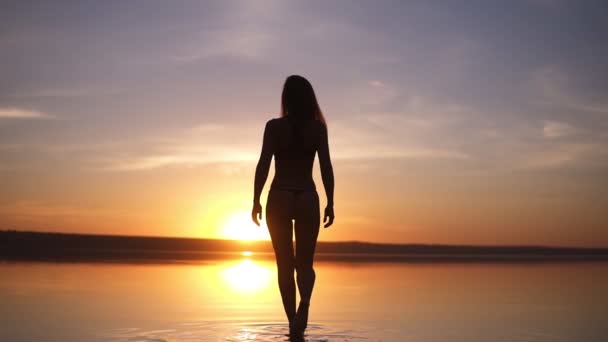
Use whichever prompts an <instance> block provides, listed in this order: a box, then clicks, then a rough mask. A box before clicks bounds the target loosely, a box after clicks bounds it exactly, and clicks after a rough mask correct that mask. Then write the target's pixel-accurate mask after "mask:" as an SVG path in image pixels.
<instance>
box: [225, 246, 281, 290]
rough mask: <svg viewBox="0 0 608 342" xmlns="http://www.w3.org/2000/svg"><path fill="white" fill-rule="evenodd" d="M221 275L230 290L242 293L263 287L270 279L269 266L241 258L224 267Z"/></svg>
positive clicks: (267, 284) (265, 286)
mask: <svg viewBox="0 0 608 342" xmlns="http://www.w3.org/2000/svg"><path fill="white" fill-rule="evenodd" d="M250 253H251V252H250ZM221 275H222V279H223V280H224V281H225V283H226V284H227V285H228V287H229V288H230V289H231V290H233V291H234V292H237V293H242V294H250V293H253V292H257V291H260V290H262V289H265V288H267V287H268V286H269V285H270V280H271V270H270V268H269V267H268V266H262V265H261V264H260V263H257V262H255V261H253V260H250V259H243V260H241V261H239V262H237V263H236V264H235V265H233V266H229V267H227V268H225V269H224V270H222V273H221Z"/></svg>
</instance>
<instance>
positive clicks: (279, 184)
mask: <svg viewBox="0 0 608 342" xmlns="http://www.w3.org/2000/svg"><path fill="white" fill-rule="evenodd" d="M270 189H271V190H273V189H274V190H286V191H316V190H317V188H316V186H315V182H314V180H313V179H312V177H310V178H308V179H297V180H296V179H282V178H280V177H274V179H273V180H272V184H271V185H270Z"/></svg>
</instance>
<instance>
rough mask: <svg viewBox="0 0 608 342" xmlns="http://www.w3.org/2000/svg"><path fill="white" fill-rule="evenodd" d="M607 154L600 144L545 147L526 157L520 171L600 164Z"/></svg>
mask: <svg viewBox="0 0 608 342" xmlns="http://www.w3.org/2000/svg"><path fill="white" fill-rule="evenodd" d="M606 157H608V154H607V153H606V150H605V144H602V143H591V142H589V143H563V144H558V145H555V146H547V147H545V148H544V149H542V150H541V151H538V152H532V153H530V154H529V155H527V156H526V159H525V160H524V162H523V164H522V169H527V170H545V169H554V168H562V167H571V166H582V165H587V164H589V163H602V162H605V161H606Z"/></svg>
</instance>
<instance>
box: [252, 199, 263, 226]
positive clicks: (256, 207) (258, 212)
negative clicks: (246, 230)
mask: <svg viewBox="0 0 608 342" xmlns="http://www.w3.org/2000/svg"><path fill="white" fill-rule="evenodd" d="M251 219H252V220H253V223H255V224H256V225H258V226H259V225H260V220H261V219H262V205H261V204H260V203H254V204H253V209H251Z"/></svg>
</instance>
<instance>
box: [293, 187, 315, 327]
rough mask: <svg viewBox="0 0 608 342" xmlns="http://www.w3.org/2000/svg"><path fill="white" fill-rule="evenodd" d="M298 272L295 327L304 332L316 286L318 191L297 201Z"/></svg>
mask: <svg viewBox="0 0 608 342" xmlns="http://www.w3.org/2000/svg"><path fill="white" fill-rule="evenodd" d="M295 217H296V223H295V232H296V271H297V274H298V276H297V280H298V289H300V305H299V306H298V311H297V314H296V320H295V327H296V329H297V330H299V331H304V329H306V326H307V325H308V308H309V305H310V297H311V295H312V289H313V287H314V286H315V278H316V276H315V270H314V268H313V260H314V254H315V247H316V245H317V237H318V236H319V225H320V221H321V220H320V214H319V195H318V194H317V192H316V191H306V192H302V193H300V194H299V195H298V196H297V197H296V201H295Z"/></svg>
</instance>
